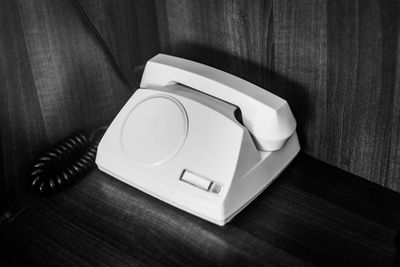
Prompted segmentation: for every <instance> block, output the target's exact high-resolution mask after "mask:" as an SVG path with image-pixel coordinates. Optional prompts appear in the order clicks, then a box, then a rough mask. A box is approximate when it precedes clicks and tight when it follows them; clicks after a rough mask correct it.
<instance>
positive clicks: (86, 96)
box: [0, 0, 157, 209]
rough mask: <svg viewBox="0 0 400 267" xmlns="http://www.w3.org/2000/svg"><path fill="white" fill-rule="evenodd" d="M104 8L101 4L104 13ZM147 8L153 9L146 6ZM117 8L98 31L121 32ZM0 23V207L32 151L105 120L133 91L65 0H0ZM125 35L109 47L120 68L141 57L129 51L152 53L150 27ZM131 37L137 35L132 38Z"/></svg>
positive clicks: (19, 184) (21, 184) (22, 182)
mask: <svg viewBox="0 0 400 267" xmlns="http://www.w3.org/2000/svg"><path fill="white" fill-rule="evenodd" d="M125 2H126V5H127V6H129V5H131V3H132V1H125ZM138 2H139V1H138ZM121 3H122V2H121ZM142 7H144V8H146V7H148V6H147V5H144V4H143V5H142ZM112 8H113V6H108V9H107V10H108V12H110V14H114V13H113V12H112ZM115 8H117V9H121V6H116V7H115ZM144 11H145V9H143V10H142V12H144ZM149 11H151V13H152V14H155V10H154V8H153V9H151V10H149ZM95 12H96V11H93V10H91V13H90V14H92V15H93V16H94V15H95V14H96V13H95ZM98 12H104V10H102V9H101V10H99V11H98ZM117 13H118V16H116V15H115V16H114V15H113V16H112V18H113V20H112V21H113V23H111V24H110V25H109V27H108V28H107V27H102V28H101V29H99V31H100V32H111V31H114V33H113V34H114V35H115V36H117V35H118V31H119V30H120V31H121V35H122V36H125V35H128V33H127V32H126V29H127V28H128V27H125V28H123V29H120V28H119V27H118V25H119V20H121V21H124V22H126V21H129V20H128V19H127V18H126V17H124V16H129V15H131V14H130V13H129V12H127V13H124V12H120V11H118V12H117ZM138 13H139V12H138ZM101 14H103V13H101ZM101 14H98V15H99V16H98V17H101ZM142 16H143V15H142ZM94 17H96V16H94ZM98 17H96V18H98ZM106 19H107V21H109V20H110V18H106ZM0 22H1V23H0V36H1V43H0V56H1V61H0V62H1V69H0V70H1V72H0V79H1V87H0V116H1V117H0V118H1V121H0V123H1V125H0V138H1V147H0V148H1V149H0V155H1V162H0V166H1V169H0V171H1V173H0V209H1V208H2V207H3V206H5V205H6V204H7V203H9V202H11V201H12V200H13V199H15V198H16V197H18V196H19V195H20V194H21V193H22V192H24V191H25V190H26V189H27V188H28V184H29V181H28V178H27V173H28V170H29V167H30V166H29V165H30V162H31V161H32V160H33V158H34V157H36V156H38V154H39V153H40V151H42V150H44V149H46V148H48V146H49V145H52V144H54V143H56V142H58V141H60V140H61V139H62V138H64V137H65V136H66V135H68V134H70V133H71V132H73V131H76V130H78V129H81V130H83V131H86V132H88V131H90V130H91V129H93V128H95V127H98V126H101V125H104V124H106V123H108V122H110V121H111V120H112V119H113V118H114V116H115V115H116V114H117V112H118V111H119V110H120V108H121V107H122V105H123V104H124V103H125V101H126V100H127V99H128V97H129V96H130V95H131V94H132V92H133V91H132V90H131V88H129V85H127V84H126V83H124V82H123V79H121V77H120V76H119V75H118V72H117V71H116V68H115V66H114V65H113V64H112V59H110V57H109V56H108V55H107V53H106V51H105V49H104V48H103V47H102V46H101V44H100V42H99V40H98V39H97V38H96V36H95V35H94V34H93V31H92V29H90V27H88V25H87V23H86V22H85V20H84V19H83V18H82V16H81V15H80V13H79V12H78V10H77V9H76V6H75V5H74V2H73V1H67V0H57V1H53V0H40V1H28V0H18V1H8V0H6V1H2V2H1V4H0ZM131 22H132V23H139V22H138V21H136V20H133V21H131ZM95 24H96V23H95ZM138 28H140V27H138ZM143 30H148V29H143ZM129 35H132V37H131V38H129V42H128V41H127V43H121V42H122V41H123V38H120V39H117V40H116V41H115V42H114V43H113V45H110V47H112V51H114V52H115V51H118V52H119V53H118V56H119V58H121V57H122V55H124V56H126V59H125V61H123V62H122V61H117V62H118V63H119V64H121V68H122V69H123V70H129V69H130V68H131V66H134V65H135V64H141V63H142V62H143V59H141V57H136V56H133V55H132V54H130V53H129V51H134V50H135V49H137V50H138V51H136V52H135V53H136V54H137V55H140V54H141V51H140V49H145V51H142V52H143V55H153V54H155V53H156V51H154V50H155V47H156V46H155V45H149V46H147V47H146V46H144V45H143V44H144V42H145V40H143V38H147V37H149V36H151V34H150V33H146V34H142V33H141V34H138V32H133V33H129ZM136 35H140V36H141V38H142V39H141V41H140V42H139V41H138V36H136ZM154 35H155V36H157V33H156V32H155V33H154ZM106 37H107V38H109V36H108V35H107V36H106ZM127 40H128V39H127ZM151 41H153V40H151ZM136 45H137V46H136ZM119 48H121V49H119ZM146 49H148V50H146Z"/></svg>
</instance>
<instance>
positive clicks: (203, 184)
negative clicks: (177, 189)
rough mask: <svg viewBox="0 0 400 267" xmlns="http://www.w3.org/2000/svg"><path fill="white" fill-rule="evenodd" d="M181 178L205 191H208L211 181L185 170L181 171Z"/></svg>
mask: <svg viewBox="0 0 400 267" xmlns="http://www.w3.org/2000/svg"><path fill="white" fill-rule="evenodd" d="M181 180H182V181H184V182H186V183H189V184H191V185H194V186H196V187H198V188H201V189H203V190H205V191H208V190H209V189H210V186H211V184H212V181H210V180H208V179H206V178H204V177H201V176H200V175H197V174H195V173H193V172H190V171H187V170H185V171H184V172H183V174H182V176H181Z"/></svg>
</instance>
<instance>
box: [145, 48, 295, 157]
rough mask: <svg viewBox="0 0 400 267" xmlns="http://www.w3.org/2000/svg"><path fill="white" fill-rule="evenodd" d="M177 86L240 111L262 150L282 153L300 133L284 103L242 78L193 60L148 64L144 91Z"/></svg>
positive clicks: (159, 59) (161, 60)
mask: <svg viewBox="0 0 400 267" xmlns="http://www.w3.org/2000/svg"><path fill="white" fill-rule="evenodd" d="M177 83H179V84H183V85H186V86H188V87H190V88H193V89H196V90H198V91H201V92H204V93H206V94H209V95H212V96H214V97H216V98H219V99H222V100H224V101H227V102H229V103H232V104H234V105H236V106H238V107H240V110H241V112H242V116H243V123H244V125H245V126H246V128H247V129H248V130H249V131H250V133H251V134H252V136H254V140H255V143H256V145H257V148H258V149H261V150H264V151H274V150H278V149H280V148H281V147H282V146H283V144H284V143H285V141H286V140H287V139H288V138H289V137H290V136H291V135H292V134H293V132H294V131H295V129H296V120H295V119H294V117H293V114H292V112H291V110H290V108H289V105H288V104H287V102H286V101H285V100H284V99H282V98H280V97H278V96H276V95H274V94H272V93H270V92H268V91H266V90H265V89H262V88H260V87H258V86H256V85H254V84H252V83H249V82H247V81H245V80H243V79H241V78H239V77H236V76H233V75H231V74H229V73H226V72H223V71H221V70H218V69H215V68H212V67H209V66H206V65H203V64H200V63H197V62H193V61H190V60H186V59H182V58H177V57H173V56H168V55H164V54H158V55H157V56H155V57H154V58H152V59H151V60H149V61H148V62H147V64H146V68H145V70H144V73H143V77H142V81H141V84H140V87H141V88H157V87H163V86H167V85H171V84H177Z"/></svg>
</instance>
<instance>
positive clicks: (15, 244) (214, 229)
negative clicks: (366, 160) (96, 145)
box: [0, 155, 400, 266]
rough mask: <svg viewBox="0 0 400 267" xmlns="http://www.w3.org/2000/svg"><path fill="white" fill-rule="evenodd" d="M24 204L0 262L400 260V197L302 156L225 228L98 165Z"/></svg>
mask: <svg viewBox="0 0 400 267" xmlns="http://www.w3.org/2000/svg"><path fill="white" fill-rule="evenodd" d="M24 207H27V209H26V210H25V211H24V212H22V213H21V214H20V215H19V216H17V217H16V218H14V220H13V221H12V222H10V223H8V224H3V225H1V226H0V255H1V256H2V257H0V262H1V261H3V262H5V263H7V264H10V263H16V264H22V263H24V264H26V263H30V264H36V265H40V266H54V265H58V266H60V265H61V266H71V265H79V266H143V265H150V266H313V265H317V266H395V264H396V261H397V263H398V260H399V258H398V257H399V254H398V252H397V251H396V249H395V246H394V236H395V234H396V232H397V230H398V229H399V228H400V213H399V212H398V210H399V209H400V195H399V194H397V193H395V192H393V191H390V190H388V189H385V188H383V187H380V186H378V185H375V184H373V183H370V182H368V181H365V180H364V179H361V178H359V177H356V176H354V175H351V174H349V173H346V172H344V171H342V170H339V169H338V168H335V167H332V166H329V165H327V164H325V163H322V162H320V161H317V160H315V159H311V158H309V157H307V156H304V155H300V156H298V157H297V159H295V161H294V162H293V163H292V164H291V165H290V166H289V167H288V169H286V170H285V171H284V172H283V174H282V175H281V176H280V177H279V178H278V179H277V180H276V181H275V182H274V183H273V184H272V185H271V186H270V187H269V188H268V189H267V190H266V191H264V192H263V193H262V194H261V195H260V196H259V197H258V198H257V199H256V200H255V201H254V202H252V203H251V204H250V205H249V206H248V207H247V208H246V209H245V210H243V211H242V212H241V213H240V214H239V215H238V216H237V217H235V218H234V219H233V221H232V222H231V223H229V224H228V225H226V226H224V227H219V226H216V225H213V224H211V223H209V222H206V221H204V220H202V219H199V218H197V217H195V216H192V215H190V214H187V213H185V212H183V211H181V210H178V209H176V208H174V207H172V206H170V205H168V204H166V203H164V202H161V201H159V200H157V199H155V198H153V197H150V196H149V195H146V194H144V193H142V192H140V191H138V190H136V189H134V188H133V187H130V186H128V185H126V184H124V183H122V182H120V181H118V180H117V179H114V178H112V177H110V176H108V175H106V174H104V173H102V172H100V171H98V170H95V171H93V172H92V173H91V174H89V175H88V176H87V177H85V178H84V179H82V180H80V181H78V182H77V183H76V184H75V185H74V186H72V187H70V188H68V189H67V190H66V191H64V192H62V193H59V194H56V195H53V196H51V197H49V198H43V197H39V196H35V195H32V194H28V195H25V196H24V197H23V198H22V199H20V201H19V202H18V203H16V205H15V206H14V208H13V209H12V211H17V210H19V209H21V208H24ZM387 207H391V208H390V209H389V208H387ZM2 254H3V255H2Z"/></svg>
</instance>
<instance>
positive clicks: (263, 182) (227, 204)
mask: <svg viewBox="0 0 400 267" xmlns="http://www.w3.org/2000/svg"><path fill="white" fill-rule="evenodd" d="M299 151H300V145H299V140H298V137H297V134H296V132H295V133H294V134H293V135H292V136H291V137H290V138H289V140H288V141H287V143H286V145H285V146H284V147H283V148H282V149H281V150H279V151H274V152H273V153H271V152H264V151H259V152H260V153H261V154H263V155H262V160H261V161H260V163H259V164H258V165H257V166H255V167H254V168H253V169H252V170H251V171H250V172H249V173H247V174H246V175H244V176H243V177H241V178H239V179H237V180H235V181H236V182H235V183H233V184H232V185H231V188H230V190H229V192H228V194H227V196H226V198H225V200H224V201H223V202H222V203H221V202H215V203H213V204H214V205H208V204H209V203H206V202H204V200H202V199H199V198H196V197H194V196H191V195H190V194H189V195H188V194H183V193H184V192H177V191H175V192H174V191H173V188H164V187H157V186H154V185H153V186H152V185H151V184H148V185H147V186H146V184H145V183H140V182H139V183H138V182H137V181H145V180H147V181H151V177H147V178H146V177H140V179H139V177H134V176H132V175H128V173H126V175H123V174H122V173H123V172H122V170H123V169H124V168H123V167H122V166H118V165H119V162H118V161H115V160H113V159H112V158H108V157H107V156H106V155H104V154H98V155H97V159H96V163H97V165H98V167H99V169H100V170H102V171H103V172H105V173H108V174H109V175H111V176H113V177H115V178H117V179H119V180H121V181H122V182H124V183H126V184H129V185H131V186H133V187H135V188H137V189H139V190H141V191H143V192H145V193H147V194H149V195H151V196H153V197H155V198H158V199H160V200H162V201H164V202H166V203H168V204H170V205H173V206H175V207H177V208H179V209H181V210H184V211H186V212H188V213H191V214H193V215H195V216H198V217H200V218H202V219H204V220H207V221H209V222H212V223H214V224H217V225H220V226H224V225H225V224H226V223H228V222H230V221H231V220H232V219H233V218H234V217H235V216H236V215H237V214H238V213H239V212H240V211H242V210H243V209H244V208H245V207H247V206H248V205H249V204H250V203H251V202H252V201H253V200H254V199H255V198H256V197H257V196H258V195H260V194H261V193H262V192H263V191H264V190H265V189H266V188H267V187H268V186H269V185H270V184H271V183H272V182H273V181H274V180H275V179H276V178H277V177H278V176H279V175H280V174H281V172H282V171H283V170H284V169H285V168H286V167H287V166H288V165H289V163H290V162H291V161H292V160H293V159H294V158H295V156H296V155H297V154H298V152H299ZM113 170H115V171H113ZM138 175H139V174H138ZM139 176H140V175H139ZM135 181H136V182H135ZM205 206H206V208H204V207H205Z"/></svg>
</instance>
